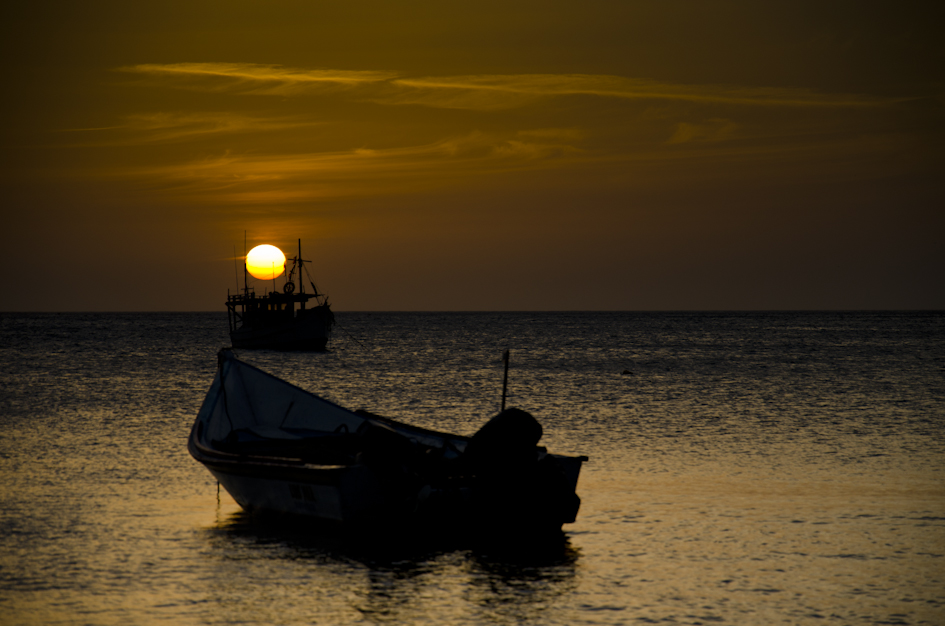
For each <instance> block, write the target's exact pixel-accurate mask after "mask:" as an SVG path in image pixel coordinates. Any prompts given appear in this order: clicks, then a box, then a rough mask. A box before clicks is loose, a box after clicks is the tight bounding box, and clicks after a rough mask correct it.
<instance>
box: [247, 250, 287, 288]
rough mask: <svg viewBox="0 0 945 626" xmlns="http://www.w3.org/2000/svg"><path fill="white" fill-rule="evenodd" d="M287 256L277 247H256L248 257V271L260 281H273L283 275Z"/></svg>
mask: <svg viewBox="0 0 945 626" xmlns="http://www.w3.org/2000/svg"><path fill="white" fill-rule="evenodd" d="M284 267H285V255H284V254H282V250H280V249H279V248H277V247H275V246H270V245H268V244H264V245H261V246H256V247H255V248H253V249H252V250H250V251H249V254H247V255H246V270H247V271H248V272H249V273H250V274H251V275H252V276H253V278H258V279H260V280H272V279H273V278H275V277H276V276H278V275H279V274H281V273H282V271H283V269H284Z"/></svg>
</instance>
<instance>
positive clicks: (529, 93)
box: [119, 63, 889, 110]
mask: <svg viewBox="0 0 945 626" xmlns="http://www.w3.org/2000/svg"><path fill="white" fill-rule="evenodd" d="M119 69H120V70H121V71H123V72H129V73H134V74H139V75H144V76H149V77H151V78H153V79H156V80H160V81H162V82H167V83H170V84H172V85H174V86H177V87H185V88H190V89H198V90H205V91H228V92H237V93H246V94H262V95H283V96H284V95H291V94H302V93H305V92H311V91H324V90H328V89H333V90H338V89H348V90H350V89H354V88H359V92H358V95H357V97H358V98H360V99H364V100H369V101H372V102H376V103H378V104H400V105H403V104H414V105H421V106H429V107H437V108H454V109H471V110H500V109H508V108H515V107H519V106H523V105H526V104H528V103H530V102H534V101H536V100H540V99H547V98H553V97H564V96H595V97H600V98H617V99H622V100H677V101H686V102H694V103H703V104H728V105H741V106H781V107H863V106H876V105H881V104H888V103H889V101H888V100H883V99H879V98H875V97H867V96H860V95H850V94H824V93H818V92H815V91H810V90H806V89H797V88H777V87H740V86H726V85H684V84H673V83H661V82H656V81H649V80H642V79H636V78H626V77H622V76H610V75H597V74H505V75H468V76H439V77H419V78H411V77H404V76H402V75H401V74H400V73H399V72H393V71H367V70H364V71H354V70H331V69H304V68H287V67H282V66H278V65H260V64H252V63H175V64H165V65H161V64H144V65H134V66H128V67H123V68H119Z"/></svg>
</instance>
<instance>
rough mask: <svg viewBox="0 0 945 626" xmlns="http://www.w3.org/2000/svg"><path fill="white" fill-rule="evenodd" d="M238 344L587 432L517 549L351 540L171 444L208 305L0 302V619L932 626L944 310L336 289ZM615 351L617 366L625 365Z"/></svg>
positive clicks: (939, 544)
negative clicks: (289, 335)
mask: <svg viewBox="0 0 945 626" xmlns="http://www.w3.org/2000/svg"><path fill="white" fill-rule="evenodd" d="M338 321H339V323H340V328H339V329H338V330H337V331H336V334H335V338H334V339H333V342H332V351H331V352H329V353H327V354H280V353H273V352H251V351H245V352H243V353H241V354H242V356H243V358H245V359H246V360H248V361H249V362H251V363H254V364H256V365H258V366H260V367H262V368H263V369H266V370H269V371H272V372H274V373H276V374H277V375H280V376H282V377H284V378H287V379H289V380H291V381H293V382H295V383H297V384H300V385H301V386H303V387H305V388H308V389H310V390H312V391H315V392H317V393H320V394H323V395H325V396H327V397H329V398H330V399H332V400H334V401H336V402H338V403H340V404H342V405H345V406H348V407H350V408H367V409H370V410H373V411H375V412H378V413H382V414H388V415H390V416H392V417H396V418H399V419H403V420H405V421H410V422H413V423H417V424H420V425H424V426H431V427H434V428H436V429H439V430H451V431H457V432H460V433H464V434H471V433H473V432H474V431H475V430H476V429H477V428H478V426H479V425H480V424H481V423H482V422H483V421H484V420H485V419H486V418H487V417H488V416H490V415H492V414H493V413H494V412H495V411H496V410H497V409H498V406H499V402H500V393H501V380H502V364H501V353H502V351H503V350H504V349H505V348H507V347H508V348H510V349H511V350H512V371H511V376H510V386H509V394H510V400H509V403H510V404H511V405H513V406H520V407H522V408H525V409H527V410H529V411H531V412H532V413H533V414H535V416H536V417H538V418H539V420H540V421H541V422H542V423H543V425H544V428H545V438H544V440H543V442H542V443H543V444H545V445H547V446H548V447H549V448H550V449H552V450H554V451H558V452H564V453H572V454H586V455H588V456H590V457H591V461H590V462H589V463H588V464H587V465H585V469H584V472H583V474H582V477H581V482H580V484H579V486H578V490H579V493H580V495H581V496H582V498H583V505H582V509H581V512H580V514H579V516H578V521H577V523H575V524H571V525H567V526H566V527H565V528H566V532H565V534H564V536H563V537H562V538H561V541H560V542H552V544H551V545H547V546H541V547H540V549H534V550H525V549H510V548H505V549H502V550H499V549H490V548H489V547H488V546H443V545H435V546H433V545H413V544H407V545H381V546H379V545H377V544H376V542H372V541H371V540H370V538H358V537H349V536H338V535H334V536H333V535H324V534H312V533H310V532H306V529H304V528H298V527H292V528H283V527H281V526H279V525H277V524H272V523H271V522H266V521H261V520H257V519H253V518H251V517H249V516H246V515H243V514H242V513H240V511H239V508H238V507H237V506H236V505H235V504H234V503H233V501H232V500H231V499H230V498H229V497H228V496H227V495H226V494H225V493H223V494H220V495H219V497H218V495H217V487H216V483H215V482H214V481H213V480H212V478H211V476H210V474H209V473H208V472H207V471H206V470H205V469H204V468H203V467H201V466H200V465H198V464H197V463H196V462H195V461H193V460H192V459H191V458H190V456H189V455H188V454H187V451H186V447H185V442H186V437H187V434H188V431H189V428H190V425H191V423H192V421H193V418H194V416H195V414H196V411H197V409H198V407H199V405H200V402H201V400H202V398H203V395H204V394H205V392H206V389H207V387H208V386H209V384H210V380H211V378H212V377H213V374H214V369H215V353H216V351H217V349H218V348H219V347H221V346H223V345H226V344H227V343H228V342H227V337H226V332H225V331H226V318H225V315H222V314H220V315H217V314H150V315H140V314H135V315H131V314H129V315H121V314H110V315H99V314H96V315H91V314H89V315H84V314H49V315H13V314H3V315H2V316H0V623H2V624H151V623H158V622H165V623H174V624H232V623H241V624H312V623H316V624H349V623H365V624H375V623H391V624H511V623H532V624H636V623H651V622H665V623H672V624H708V623H716V622H722V623H733V624H772V623H790V624H823V623H843V624H846V623H857V624H942V623H945V315H943V314H939V313H823V314H822V313H779V314H774V313H750V314H749V313H746V314H697V313H638V314H634V313H576V314H566V313H502V314H429V313H428V314H406V313H405V314H381V313H376V314H375V313H370V314H355V313H339V314H338ZM624 372H627V373H624Z"/></svg>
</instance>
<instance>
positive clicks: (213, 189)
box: [121, 132, 581, 203]
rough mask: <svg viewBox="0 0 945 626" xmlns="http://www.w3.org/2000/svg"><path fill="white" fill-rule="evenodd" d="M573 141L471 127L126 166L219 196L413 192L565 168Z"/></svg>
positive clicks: (154, 182) (171, 186) (188, 192)
mask: <svg viewBox="0 0 945 626" xmlns="http://www.w3.org/2000/svg"><path fill="white" fill-rule="evenodd" d="M580 152H581V151H580V150H579V149H578V148H576V147H574V146H572V145H570V144H568V143H562V142H560V141H555V140H553V139H552V138H550V137H548V138H546V139H545V140H538V139H536V138H528V137H526V136H522V135H516V136H502V135H497V134H486V133H480V132H475V133H470V134H468V135H466V136H462V137H454V138H450V139H447V140H444V141H440V142H436V143H432V144H427V145H419V146H408V147H401V148H389V149H382V150H374V149H365V148H362V149H356V150H349V151H343V152H324V153H304V154H274V155H273V154H269V155H260V154H233V153H227V154H224V155H222V156H220V157H217V158H212V159H202V160H198V161H190V162H187V163H183V164H174V165H165V166H159V167H149V168H133V169H125V170H122V172H121V175H122V176H129V177H132V178H135V179H138V180H140V181H144V182H145V183H146V184H148V185H149V186H152V187H156V188H160V189H163V190H164V191H165V192H167V193H171V194H176V195H183V196H193V197H205V198H207V199H212V200H213V201H225V202H239V203H256V202H273V201H279V202H293V201H305V200H313V199H318V198H326V197H339V196H359V195H373V194H379V193H396V192H399V191H408V190H412V189H414V188H416V187H417V186H421V187H423V188H430V187H431V186H436V184H437V183H436V181H440V182H442V183H443V184H449V183H450V182H455V180H456V179H457V178H468V177H469V176H472V175H476V174H481V173H488V172H501V171H513V170H528V169H542V168H549V167H560V166H561V165H562V164H563V163H562V162H563V161H566V160H567V159H569V158H570V157H572V156H575V155H578V154H580Z"/></svg>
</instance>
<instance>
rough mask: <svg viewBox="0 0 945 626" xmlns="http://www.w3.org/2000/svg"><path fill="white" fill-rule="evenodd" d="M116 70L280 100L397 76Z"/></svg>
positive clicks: (211, 68)
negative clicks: (310, 92) (309, 92)
mask: <svg viewBox="0 0 945 626" xmlns="http://www.w3.org/2000/svg"><path fill="white" fill-rule="evenodd" d="M118 69H119V71H122V72H128V73H132V74H139V75H143V76H148V77H151V78H153V79H156V80H160V81H163V82H169V83H171V84H173V85H175V86H177V87H185V88H190V89H196V90H202V91H235V92H240V93H252V94H262V95H282V96H284V95H291V94H297V93H301V92H305V91H310V90H313V89H331V88H334V89H338V88H351V87H357V86H361V85H365V84H371V83H379V82H384V81H389V80H391V79H393V78H396V77H397V76H398V74H397V73H396V72H384V71H358V70H327V69H297V68H287V67H283V66H280V65H262V64H257V63H171V64H154V63H151V64H142V65H131V66H126V67H121V68H118Z"/></svg>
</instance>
